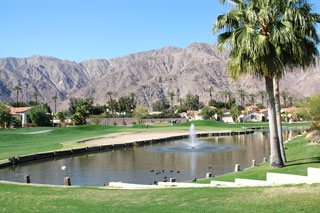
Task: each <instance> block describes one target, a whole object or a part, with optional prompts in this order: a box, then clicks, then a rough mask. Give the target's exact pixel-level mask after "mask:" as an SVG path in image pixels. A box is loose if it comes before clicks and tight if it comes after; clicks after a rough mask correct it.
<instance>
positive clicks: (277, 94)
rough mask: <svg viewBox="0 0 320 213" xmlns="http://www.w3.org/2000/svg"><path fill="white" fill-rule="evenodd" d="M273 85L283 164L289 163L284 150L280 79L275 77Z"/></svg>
mask: <svg viewBox="0 0 320 213" xmlns="http://www.w3.org/2000/svg"><path fill="white" fill-rule="evenodd" d="M273 84H274V102H275V107H276V119H277V129H278V136H279V145H280V152H281V158H282V161H283V163H285V162H287V159H286V153H285V150H284V145H283V136H282V123H281V105H280V89H279V77H278V76H275V77H273Z"/></svg>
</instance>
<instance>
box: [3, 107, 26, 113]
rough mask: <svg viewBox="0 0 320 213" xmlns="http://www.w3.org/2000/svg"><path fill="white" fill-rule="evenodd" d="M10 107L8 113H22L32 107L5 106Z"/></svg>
mask: <svg viewBox="0 0 320 213" xmlns="http://www.w3.org/2000/svg"><path fill="white" fill-rule="evenodd" d="M7 107H8V108H9V109H10V114H17V113H23V112H26V111H28V110H29V109H31V108H32V107H12V106H7Z"/></svg>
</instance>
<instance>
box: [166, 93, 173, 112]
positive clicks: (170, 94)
mask: <svg viewBox="0 0 320 213" xmlns="http://www.w3.org/2000/svg"><path fill="white" fill-rule="evenodd" d="M168 95H169V97H170V101H171V111H172V112H173V97H174V96H175V94H174V93H173V92H169V93H168Z"/></svg>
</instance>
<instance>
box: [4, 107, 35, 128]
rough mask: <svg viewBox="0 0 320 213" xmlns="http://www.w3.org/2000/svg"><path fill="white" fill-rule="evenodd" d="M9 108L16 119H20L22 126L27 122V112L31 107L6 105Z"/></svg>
mask: <svg viewBox="0 0 320 213" xmlns="http://www.w3.org/2000/svg"><path fill="white" fill-rule="evenodd" d="M7 107H8V108H9V109H10V114H11V115H13V117H15V118H16V119H17V120H21V125H22V127H25V126H26V125H27V124H28V114H29V110H30V109H31V107H12V106H7Z"/></svg>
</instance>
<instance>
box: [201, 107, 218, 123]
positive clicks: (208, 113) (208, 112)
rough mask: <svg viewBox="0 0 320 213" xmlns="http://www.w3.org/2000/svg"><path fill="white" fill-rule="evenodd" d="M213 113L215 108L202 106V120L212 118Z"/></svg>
mask: <svg viewBox="0 0 320 213" xmlns="http://www.w3.org/2000/svg"><path fill="white" fill-rule="evenodd" d="M215 114H216V110H214V109H213V108H211V107H208V106H205V107H203V108H202V110H201V113H200V115H201V116H202V118H203V119H204V120H212V119H213V118H214V115H215Z"/></svg>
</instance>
